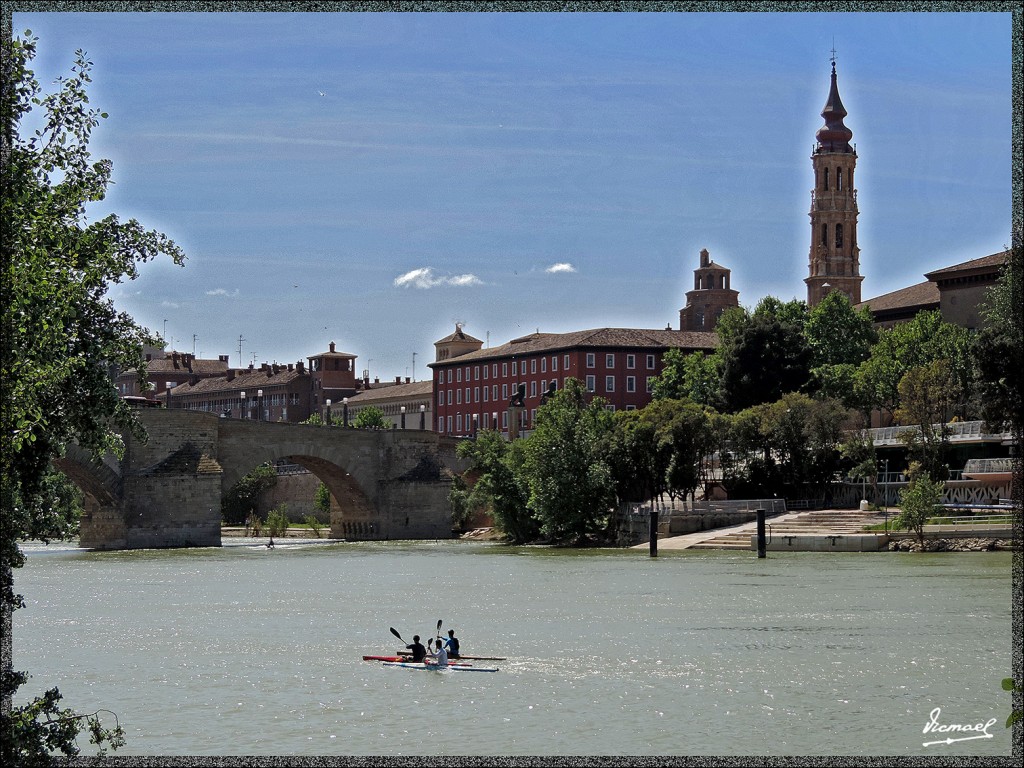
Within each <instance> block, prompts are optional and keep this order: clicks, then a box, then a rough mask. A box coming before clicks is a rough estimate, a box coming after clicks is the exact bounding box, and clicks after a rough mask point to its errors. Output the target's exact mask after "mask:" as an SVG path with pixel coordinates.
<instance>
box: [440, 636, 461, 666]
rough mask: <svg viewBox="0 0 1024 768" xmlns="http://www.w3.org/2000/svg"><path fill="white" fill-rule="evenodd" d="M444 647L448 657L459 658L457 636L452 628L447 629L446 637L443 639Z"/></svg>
mask: <svg viewBox="0 0 1024 768" xmlns="http://www.w3.org/2000/svg"><path fill="white" fill-rule="evenodd" d="M438 647H440V646H438ZM444 648H445V650H446V651H447V652H448V658H450V659H457V658H459V638H457V637H456V636H455V630H454V629H449V630H448V639H447V640H445V641H444Z"/></svg>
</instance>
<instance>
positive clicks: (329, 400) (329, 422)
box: [324, 398, 331, 427]
mask: <svg viewBox="0 0 1024 768" xmlns="http://www.w3.org/2000/svg"><path fill="white" fill-rule="evenodd" d="M324 426H325V427H329V426H331V399H330V398H327V418H326V419H324Z"/></svg>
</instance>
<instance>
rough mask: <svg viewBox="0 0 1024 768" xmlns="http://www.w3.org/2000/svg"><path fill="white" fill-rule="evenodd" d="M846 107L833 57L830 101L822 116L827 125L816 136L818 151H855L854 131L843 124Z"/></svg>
mask: <svg viewBox="0 0 1024 768" xmlns="http://www.w3.org/2000/svg"><path fill="white" fill-rule="evenodd" d="M846 115H847V112H846V108H845V107H844V106H843V101H842V99H840V98H839V86H838V84H837V83H836V60H835V59H834V58H833V59H832V87H831V88H830V89H829V92H828V101H826V102H825V107H824V109H822V110H821V116H822V117H823V118H825V125H823V126H822V127H821V128H819V129H818V132H817V133H816V134H815V135H814V137H815V138H816V139H817V140H818V147H817V150H818V151H823V152H853V148H852V147H850V139H852V138H853V131H851V130H850V129H849V128H847V127H846V126H845V125H844V124H843V118H844V117H846Z"/></svg>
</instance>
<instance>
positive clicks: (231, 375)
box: [227, 368, 235, 381]
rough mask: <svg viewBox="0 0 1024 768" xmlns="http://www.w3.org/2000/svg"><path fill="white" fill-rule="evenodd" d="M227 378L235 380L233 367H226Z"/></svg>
mask: <svg viewBox="0 0 1024 768" xmlns="http://www.w3.org/2000/svg"><path fill="white" fill-rule="evenodd" d="M227 380H228V381H234V380H235V369H234V368H228V375H227Z"/></svg>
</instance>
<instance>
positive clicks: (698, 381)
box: [652, 349, 722, 407]
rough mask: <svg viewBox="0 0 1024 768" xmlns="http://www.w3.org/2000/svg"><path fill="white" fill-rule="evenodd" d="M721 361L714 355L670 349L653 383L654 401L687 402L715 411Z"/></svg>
mask: <svg viewBox="0 0 1024 768" xmlns="http://www.w3.org/2000/svg"><path fill="white" fill-rule="evenodd" d="M720 367H721V357H720V356H719V355H718V354H710V355H709V354H705V353H703V352H691V353H690V354H688V355H684V354H683V353H682V350H679V349H670V350H668V351H667V352H666V353H665V355H664V357H663V358H662V369H661V374H660V375H659V376H657V377H656V378H655V380H654V390H653V392H652V397H653V399H655V400H665V399H671V400H684V399H686V400H690V401H692V402H694V403H700V404H701V405H709V406H712V407H716V406H717V405H718V404H719V402H720V399H721V398H720V394H719V393H720V392H721V389H722V372H721V369H720Z"/></svg>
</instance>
